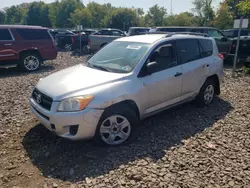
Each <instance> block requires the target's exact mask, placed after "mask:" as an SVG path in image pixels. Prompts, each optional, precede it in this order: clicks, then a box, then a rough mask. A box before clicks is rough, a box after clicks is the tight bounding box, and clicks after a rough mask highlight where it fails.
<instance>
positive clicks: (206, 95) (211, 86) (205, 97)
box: [195, 79, 215, 107]
mask: <svg viewBox="0 0 250 188" xmlns="http://www.w3.org/2000/svg"><path fill="white" fill-rule="evenodd" d="M214 97H215V82H214V80H213V79H208V80H206V82H205V83H204V84H203V86H202V88H201V89H200V92H199V94H198V96H197V97H196V100H195V101H196V104H197V105H198V106H199V107H204V106H208V105H210V104H211V103H212V102H213V100H214Z"/></svg>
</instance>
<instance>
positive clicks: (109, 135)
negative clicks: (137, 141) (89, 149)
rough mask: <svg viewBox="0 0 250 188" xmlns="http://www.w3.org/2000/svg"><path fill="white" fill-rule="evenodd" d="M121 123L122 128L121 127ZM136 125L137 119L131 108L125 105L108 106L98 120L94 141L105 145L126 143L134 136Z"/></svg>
mask: <svg viewBox="0 0 250 188" xmlns="http://www.w3.org/2000/svg"><path fill="white" fill-rule="evenodd" d="M115 122H116V123H115ZM122 124H123V126H124V128H123V129H121V125H122ZM138 126H139V119H138V117H137V116H136V113H135V112H134V111H133V110H132V109H131V108H129V107H128V106H126V105H117V106H114V107H110V108H108V109H106V110H105V111H104V113H103V115H102V117H101V118H100V120H99V123H98V126H97V129H96V133H95V137H94V142H95V143H96V144H97V145H106V146H118V145H121V144H125V143H128V142H130V141H132V140H134V138H135V137H136V132H137V131H136V129H137V127H138ZM120 135H121V136H120ZM122 137H123V138H122Z"/></svg>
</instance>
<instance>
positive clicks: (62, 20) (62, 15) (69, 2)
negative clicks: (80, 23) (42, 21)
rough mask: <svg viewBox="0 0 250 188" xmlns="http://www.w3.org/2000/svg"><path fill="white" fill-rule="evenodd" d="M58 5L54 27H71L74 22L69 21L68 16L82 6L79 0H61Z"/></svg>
mask: <svg viewBox="0 0 250 188" xmlns="http://www.w3.org/2000/svg"><path fill="white" fill-rule="evenodd" d="M58 5H59V6H58V10H57V11H56V13H57V14H56V21H55V25H56V27H60V28H66V27H73V26H74V24H73V23H72V22H71V18H70V16H71V14H72V13H73V12H74V11H75V10H76V9H78V8H84V5H83V4H82V2H81V0H62V1H61V2H60V3H59V4H58ZM50 15H51V14H50Z"/></svg>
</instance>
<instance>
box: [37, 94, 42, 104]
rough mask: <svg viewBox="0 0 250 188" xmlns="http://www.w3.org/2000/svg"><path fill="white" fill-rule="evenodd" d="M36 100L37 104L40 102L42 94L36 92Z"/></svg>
mask: <svg viewBox="0 0 250 188" xmlns="http://www.w3.org/2000/svg"><path fill="white" fill-rule="evenodd" d="M36 102H37V103H38V104H40V103H41V102H42V95H41V94H37V96H36Z"/></svg>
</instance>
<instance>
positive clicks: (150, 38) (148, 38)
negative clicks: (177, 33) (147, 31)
mask: <svg viewBox="0 0 250 188" xmlns="http://www.w3.org/2000/svg"><path fill="white" fill-rule="evenodd" d="M165 36H166V35H165V34H152V35H135V36H131V37H122V38H119V39H117V40H116V41H124V42H141V43H149V44H152V43H154V42H156V41H157V40H159V39H161V38H163V37H165Z"/></svg>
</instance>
